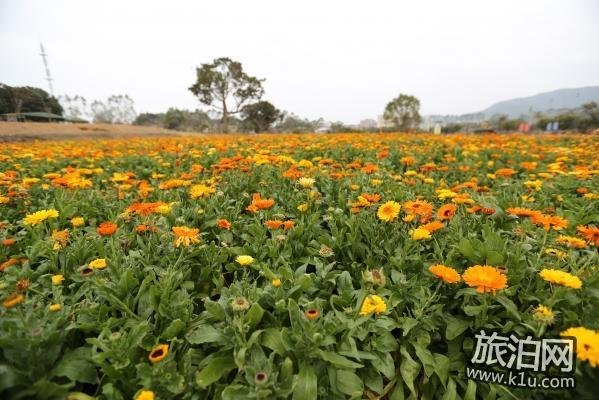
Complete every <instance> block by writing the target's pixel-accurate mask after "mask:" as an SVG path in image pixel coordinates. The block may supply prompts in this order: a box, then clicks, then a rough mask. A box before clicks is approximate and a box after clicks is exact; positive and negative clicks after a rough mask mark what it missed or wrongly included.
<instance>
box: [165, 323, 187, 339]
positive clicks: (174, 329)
mask: <svg viewBox="0 0 599 400" xmlns="http://www.w3.org/2000/svg"><path fill="white" fill-rule="evenodd" d="M183 329H185V322H183V321H181V320H180V319H176V320H174V321H173V322H171V323H170V325H169V326H168V327H167V328H166V329H165V330H164V332H162V338H163V339H167V340H169V339H172V338H174V337H176V336H177V335H178V334H179V333H180V332H181V331H182V330H183Z"/></svg>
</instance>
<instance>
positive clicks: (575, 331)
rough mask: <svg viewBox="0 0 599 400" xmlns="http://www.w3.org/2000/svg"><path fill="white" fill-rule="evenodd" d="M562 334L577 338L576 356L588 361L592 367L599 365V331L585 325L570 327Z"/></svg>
mask: <svg viewBox="0 0 599 400" xmlns="http://www.w3.org/2000/svg"><path fill="white" fill-rule="evenodd" d="M560 335H561V336H570V337H575V338H576V358H578V359H579V360H582V361H588V362H589V364H590V365H591V367H597V366H599V332H598V331H593V330H591V329H587V328H585V327H582V326H579V327H572V328H568V329H566V330H565V331H563V332H562V333H560Z"/></svg>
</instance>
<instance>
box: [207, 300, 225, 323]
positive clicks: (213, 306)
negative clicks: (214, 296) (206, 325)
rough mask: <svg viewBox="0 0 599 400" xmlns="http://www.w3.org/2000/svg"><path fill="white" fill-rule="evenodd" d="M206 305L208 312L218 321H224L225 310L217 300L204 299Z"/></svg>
mask: <svg viewBox="0 0 599 400" xmlns="http://www.w3.org/2000/svg"><path fill="white" fill-rule="evenodd" d="M204 307H205V308H206V311H207V312H208V314H210V316H211V317H213V318H214V319H216V320H218V321H224V319H225V310H223V307H222V306H221V305H220V304H218V303H217V302H216V301H212V300H210V299H206V300H204Z"/></svg>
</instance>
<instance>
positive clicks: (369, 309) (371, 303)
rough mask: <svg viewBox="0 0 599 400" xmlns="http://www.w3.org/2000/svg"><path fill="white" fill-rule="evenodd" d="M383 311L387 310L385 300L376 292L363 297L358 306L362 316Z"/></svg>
mask: <svg viewBox="0 0 599 400" xmlns="http://www.w3.org/2000/svg"><path fill="white" fill-rule="evenodd" d="M385 311H387V305H386V304H385V301H384V300H383V299H382V298H381V297H379V296H377V295H376V294H373V295H369V296H367V297H366V298H365V299H364V302H363V303H362V307H361V308H360V315H362V316H364V315H370V314H372V313H375V314H376V315H379V314H382V313H384V312H385Z"/></svg>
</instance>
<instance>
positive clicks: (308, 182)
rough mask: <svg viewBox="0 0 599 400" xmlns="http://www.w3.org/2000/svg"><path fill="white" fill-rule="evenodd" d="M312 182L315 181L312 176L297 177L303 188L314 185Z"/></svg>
mask: <svg viewBox="0 0 599 400" xmlns="http://www.w3.org/2000/svg"><path fill="white" fill-rule="evenodd" d="M314 182H316V181H315V180H314V178H306V177H302V178H299V179H298V183H299V184H300V186H301V187H303V188H305V189H308V188H311V187H312V186H314Z"/></svg>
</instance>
